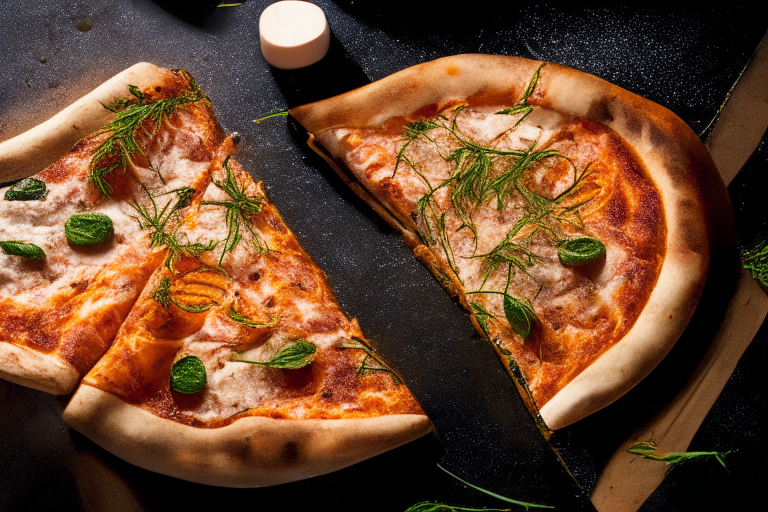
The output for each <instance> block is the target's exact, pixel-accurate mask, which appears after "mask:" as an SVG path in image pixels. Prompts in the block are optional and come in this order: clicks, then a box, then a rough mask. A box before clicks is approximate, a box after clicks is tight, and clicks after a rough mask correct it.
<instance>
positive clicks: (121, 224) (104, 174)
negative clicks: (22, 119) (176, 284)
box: [0, 64, 224, 394]
mask: <svg viewBox="0 0 768 512" xmlns="http://www.w3.org/2000/svg"><path fill="white" fill-rule="evenodd" d="M137 83H138V84H141V87H139V86H137V85H135V84H137ZM100 102H103V104H104V106H102V105H101V104H100ZM94 111H96V112H99V113H98V114H96V115H95V117H96V118H97V119H99V120H103V119H104V115H103V114H101V113H100V112H101V111H103V112H104V113H105V114H107V115H108V118H110V119H111V120H110V121H109V122H105V124H106V126H105V127H104V128H103V129H101V130H98V129H97V128H95V127H94V126H93V119H92V117H94V114H93V112H94ZM85 129H92V130H95V131H96V133H93V134H91V135H88V136H87V137H85V138H83V139H82V140H80V141H79V142H77V143H76V144H75V145H74V147H73V148H72V149H71V150H69V151H68V152H66V154H64V156H61V157H60V158H59V156H60V153H59V154H56V152H57V151H59V150H60V149H61V148H62V146H64V147H67V146H65V145H66V144H69V145H71V144H72V143H73V137H78V138H79V137H80V136H81V135H82V132H81V130H85ZM223 138H224V136H223V132H222V130H221V128H220V127H219V125H218V123H217V122H216V119H215V117H214V115H213V109H212V107H211V104H210V101H208V99H207V98H206V97H205V95H204V94H203V93H202V92H201V91H200V89H199V88H198V87H197V85H196V83H195V82H194V80H193V79H192V78H191V77H190V76H189V75H188V74H187V73H185V72H183V71H169V70H164V69H161V68H157V67H155V66H152V65H149V64H140V65H137V66H135V67H134V68H131V69H129V70H128V71H126V72H124V73H122V74H121V75H118V76H117V77H115V78H113V79H112V80H110V81H108V82H106V83H105V84H103V85H102V86H101V87H99V88H98V89H96V90H95V91H93V92H92V93H91V94H89V95H87V96H86V97H84V98H82V99H81V100H79V101H78V102H77V103H75V104H74V105H73V106H70V107H68V108H67V109H65V111H63V113H62V114H59V115H58V116H56V117H54V118H53V119H52V120H50V121H48V122H47V123H44V125H42V126H41V127H38V128H35V129H33V130H30V132H27V133H26V134H23V135H21V136H19V137H17V138H15V139H12V140H11V141H6V142H4V143H3V144H2V145H1V146H0V169H2V171H3V172H4V176H8V175H9V174H12V173H15V172H18V170H19V169H22V170H25V171H27V170H30V168H29V167H28V166H29V163H30V162H35V163H38V164H42V163H43V162H44V163H45V164H47V163H49V162H50V161H52V160H55V162H54V163H53V164H51V165H49V166H48V167H47V168H45V169H44V170H43V171H41V172H39V173H37V174H35V175H34V176H33V177H30V178H25V179H23V180H21V181H18V182H16V183H15V184H13V185H11V186H10V187H7V188H4V189H2V190H0V249H1V250H0V377H2V378H4V379H7V380H10V381H13V382H16V383H19V384H23V385H26V386H30V387H33V388H36V389H40V390H43V391H47V392H50V393H57V394H66V393H70V392H72V391H73V390H74V388H75V386H76V385H77V383H78V382H79V381H80V378H81V377H82V376H83V375H84V374H85V372H87V371H88V370H89V369H90V368H91V367H92V366H93V365H94V364H95V363H96V361H97V360H98V359H99V357H101V355H102V354H103V353H104V352H105V351H106V349H107V348H108V347H109V345H110V344H111V342H112V340H113V339H114V337H115V335H116V334H117V331H118V329H119V328H120V325H121V324H122V322H123V320H124V319H125V318H126V316H127V315H128V312H129V310H130V309H131V306H132V305H133V303H134V301H135V300H136V298H137V297H138V295H139V293H140V292H141V290H142V289H143V288H144V285H145V283H146V281H147V279H148V278H149V276H150V275H151V274H152V272H153V271H154V270H155V268H156V267H157V266H158V265H159V263H160V258H159V257H158V255H157V254H156V253H155V252H154V251H152V250H151V249H152V246H153V245H155V244H156V243H157V240H155V239H152V238H151V237H150V235H149V231H148V230H147V229H145V228H146V225H145V224H146V221H145V219H142V218H141V215H140V213H141V211H142V209H146V208H148V207H149V206H150V204H149V201H148V199H149V198H150V197H152V198H154V199H153V200H154V202H155V206H156V207H157V208H158V209H159V210H158V211H165V213H166V214H167V215H165V216H164V217H163V218H162V219H161V221H162V222H165V223H166V224H167V227H168V228H171V227H172V226H173V224H174V223H176V222H177V217H179V214H180V213H181V211H182V210H183V209H184V208H183V207H184V206H185V204H187V203H188V202H189V201H190V200H191V199H192V197H193V196H195V194H196V192H195V191H201V190H202V189H203V188H204V186H205V185H206V184H207V182H208V179H209V178H208V176H209V167H210V165H211V162H212V159H213V156H214V154H215V151H216V149H217V148H218V147H219V146H220V144H221V143H222V141H223ZM74 140H77V139H74ZM41 141H42V142H41ZM41 144H42V145H41ZM54 154H55V155H56V156H52V155H54ZM197 194H198V195H199V192H197ZM172 213H173V214H172Z"/></svg>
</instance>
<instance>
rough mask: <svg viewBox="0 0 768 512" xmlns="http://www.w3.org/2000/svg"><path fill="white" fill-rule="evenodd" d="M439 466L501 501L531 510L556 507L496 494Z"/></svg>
mask: <svg viewBox="0 0 768 512" xmlns="http://www.w3.org/2000/svg"><path fill="white" fill-rule="evenodd" d="M437 467H438V468H440V469H442V470H443V471H445V472H446V473H448V474H449V475H450V476H452V477H453V478H455V479H456V480H458V481H459V482H461V483H463V484H464V485H468V486H470V487H471V488H473V489H476V490H478V491H480V492H483V493H485V494H487V495H489V496H493V497H494V498H497V499H500V500H501V501H506V502H507V503H513V504H515V505H519V506H521V507H523V509H525V510H530V509H532V508H555V507H552V506H550V505H538V504H536V503H527V502H525V501H518V500H513V499H512V498H507V497H505V496H502V495H500V494H496V493H495V492H491V491H488V490H486V489H483V488H482V487H478V486H476V485H473V484H471V483H469V482H467V481H466V480H463V479H461V478H459V477H458V476H456V475H454V474H453V473H451V472H450V471H448V470H447V469H445V468H444V467H443V466H441V465H440V464H438V465H437Z"/></svg>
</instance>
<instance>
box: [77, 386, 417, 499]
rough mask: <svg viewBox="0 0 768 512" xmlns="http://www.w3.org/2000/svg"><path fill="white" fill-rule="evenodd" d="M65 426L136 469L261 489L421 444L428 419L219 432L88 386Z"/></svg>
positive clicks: (264, 422) (262, 424)
mask: <svg viewBox="0 0 768 512" xmlns="http://www.w3.org/2000/svg"><path fill="white" fill-rule="evenodd" d="M63 417H64V421H66V422H67V424H69V425H70V426H71V427H72V428H74V429H76V430H78V431H79V432H80V433H82V434H84V435H86V436H87V437H88V438H90V439H92V440H93V441H95V442H96V443H97V444H99V445H100V446H102V447H103V448H105V449H107V450H109V451H110V452H112V453H114V454H115V455H117V456H118V457H120V458H122V459H124V460H126V461H128V462H130V463H132V464H135V465H137V466H140V467H143V468H145V469H149V470H151V471H156V472H158V473H163V474H166V475H170V476H174V477H177V478H183V479H185V480H190V481H192V482H198V483H202V484H208V485H218V486H223V487H260V486H266V485H276V484H280V483H285V482H290V481H294V480H301V479H304V478H309V477H312V476H317V475H321V474H325V473H329V472H331V471H336V470H338V469H341V468H344V467H347V466H349V465H352V464H355V463H357V462H360V461H362V460H365V459H367V458H369V457H372V456H374V455H378V454H380V453H383V452H385V451H387V450H391V449H393V448H396V447H398V446H401V445H403V444H405V443H407V442H410V441H412V440H414V439H417V438H419V437H421V436H423V435H425V434H426V433H428V432H429V431H430V430H431V429H432V424H431V422H430V421H429V419H427V417H426V416H423V415H418V414H397V415H391V416H379V417H372V418H355V419H340V420H339V419H337V420H280V419H272V418H263V417H254V416H249V417H245V418H241V419H238V420H236V421H235V422H233V423H231V424H229V425H227V426H224V427H219V428H196V427H190V426H187V425H182V424H180V423H176V422H174V421H171V420H167V419H163V418H159V417H157V416H155V415H154V414H151V413H149V412H147V411H145V410H144V409H141V408H139V407H135V406H132V405H130V404H128V403H126V402H124V401H122V400H120V399H119V398H117V397H115V396H114V395H111V394H109V393H107V392H105V391H102V390H100V389H97V388H94V387H92V386H88V385H81V386H80V388H79V389H78V391H77V393H75V396H74V397H73V398H72V401H71V402H70V403H69V405H68V406H67V408H66V409H65V410H64V416H63Z"/></svg>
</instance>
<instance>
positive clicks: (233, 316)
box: [227, 302, 280, 329]
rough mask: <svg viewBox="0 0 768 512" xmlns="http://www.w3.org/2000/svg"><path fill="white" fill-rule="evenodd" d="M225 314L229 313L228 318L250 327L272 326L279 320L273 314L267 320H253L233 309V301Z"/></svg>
mask: <svg viewBox="0 0 768 512" xmlns="http://www.w3.org/2000/svg"><path fill="white" fill-rule="evenodd" d="M227 314H228V315H229V318H231V319H232V320H234V321H235V322H237V323H239V324H241V325H244V326H246V327H251V328H253V329H261V328H263V327H274V326H275V325H276V324H277V322H279V321H280V317H279V316H273V317H272V316H271V317H269V320H267V321H266V322H254V321H253V320H251V319H249V318H247V317H244V316H243V315H241V314H240V313H238V311H237V310H236V309H235V304H234V302H233V303H232V306H231V307H230V308H229V311H228V312H227Z"/></svg>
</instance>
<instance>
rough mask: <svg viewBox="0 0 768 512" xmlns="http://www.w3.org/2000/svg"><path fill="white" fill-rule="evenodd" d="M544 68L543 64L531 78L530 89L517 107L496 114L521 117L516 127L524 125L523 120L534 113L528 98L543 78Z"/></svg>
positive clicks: (526, 90) (527, 89) (524, 93)
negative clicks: (541, 77) (542, 70)
mask: <svg viewBox="0 0 768 512" xmlns="http://www.w3.org/2000/svg"><path fill="white" fill-rule="evenodd" d="M543 67H544V64H541V65H540V66H539V67H538V69H537V70H536V73H534V74H533V78H531V82H530V83H529V84H528V87H527V88H526V89H525V92H523V97H522V98H520V101H518V102H517V103H516V104H515V105H513V106H511V107H507V108H505V109H502V110H499V111H498V112H496V113H497V114H507V115H510V116H514V115H520V118H519V119H518V120H517V123H515V126H517V125H519V124H520V123H522V122H523V119H525V118H526V117H527V116H528V114H530V113H531V112H533V105H530V104H529V103H528V98H530V97H531V94H533V90H534V89H535V88H536V84H537V83H538V81H539V77H540V76H541V68H543Z"/></svg>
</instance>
